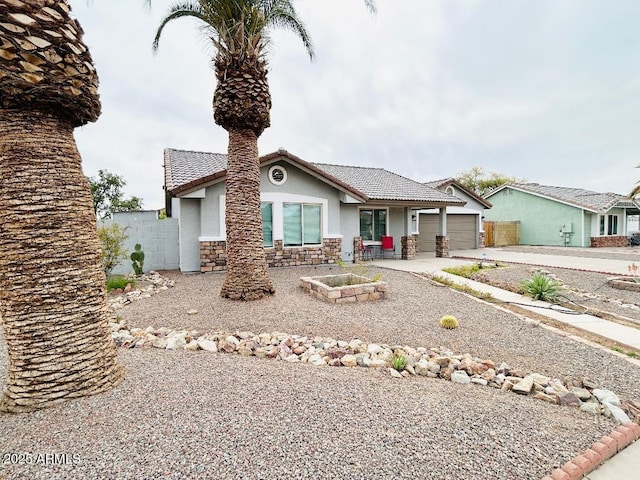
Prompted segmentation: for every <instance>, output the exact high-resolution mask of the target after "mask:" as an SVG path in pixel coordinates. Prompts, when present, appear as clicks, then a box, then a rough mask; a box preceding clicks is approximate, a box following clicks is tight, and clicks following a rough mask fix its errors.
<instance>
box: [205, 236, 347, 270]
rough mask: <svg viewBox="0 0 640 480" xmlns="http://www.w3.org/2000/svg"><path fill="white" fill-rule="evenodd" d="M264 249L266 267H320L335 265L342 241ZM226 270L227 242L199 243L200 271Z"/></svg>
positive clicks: (331, 240) (325, 240) (338, 239)
mask: <svg viewBox="0 0 640 480" xmlns="http://www.w3.org/2000/svg"><path fill="white" fill-rule="evenodd" d="M273 243H274V245H273V247H271V248H269V247H267V248H265V253H266V257H267V266H269V267H290V266H295V265H320V264H323V263H336V262H337V261H338V260H339V259H340V255H341V251H342V239H340V238H324V239H323V240H322V245H313V246H304V247H283V244H282V240H276V241H275V242H273ZM226 269H227V242H225V241H224V240H221V241H205V242H200V271H201V272H203V273H204V272H218V271H222V270H226Z"/></svg>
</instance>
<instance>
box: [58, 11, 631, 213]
mask: <svg viewBox="0 0 640 480" xmlns="http://www.w3.org/2000/svg"><path fill="white" fill-rule="evenodd" d="M70 3H71V5H72V7H73V15H74V16H75V17H76V18H78V20H79V21H80V23H81V25H82V26H83V28H84V30H85V36H84V40H85V43H86V44H87V45H88V46H89V48H90V50H91V53H92V55H93V59H94V62H95V64H96V67H97V70H98V74H99V76H100V94H101V100H102V112H103V113H102V116H101V117H100V118H99V120H98V121H97V122H96V123H95V124H90V125H87V126H85V127H83V128H79V129H77V130H76V139H77V142H78V147H79V149H80V152H81V154H82V157H83V164H84V171H85V174H87V175H89V176H93V175H96V174H97V171H98V170H99V169H107V170H109V171H110V172H112V173H116V174H119V175H122V176H123V177H124V178H125V180H126V181H127V187H126V193H127V194H128V195H136V196H140V197H142V198H143V200H144V207H145V208H148V209H158V208H162V207H163V206H164V194H163V190H162V185H163V183H164V177H163V168H162V165H163V155H162V152H163V149H164V148H166V147H171V148H178V149H188V150H197V151H209V152H221V153H224V152H226V150H227V134H226V132H225V131H224V130H223V129H222V128H221V127H219V126H217V125H215V123H214V122H213V113H212V107H211V103H212V97H213V91H214V88H215V76H214V74H213V69H212V66H211V58H212V56H213V53H214V52H213V50H212V48H211V47H210V45H209V44H208V43H207V40H206V37H204V36H203V34H202V31H201V30H200V29H199V24H198V23H197V21H195V20H194V19H184V18H183V19H179V20H177V21H174V22H172V23H170V24H169V25H168V26H167V27H166V28H165V30H164V33H163V36H162V39H161V42H160V50H159V52H158V54H157V55H155V56H154V55H153V54H152V52H151V43H152V41H153V37H154V34H155V30H156V28H157V26H158V24H159V22H160V19H161V18H162V17H163V16H164V15H165V14H166V12H167V9H168V6H169V4H170V2H169V1H167V0H154V1H153V2H152V3H153V8H152V9H151V10H150V11H149V10H147V9H146V8H145V7H144V2H143V0H95V1H93V2H88V1H87V0H71V2H70ZM294 4H295V5H296V7H297V10H298V13H299V15H300V17H301V18H302V19H303V20H304V22H305V23H306V26H307V29H308V31H309V33H310V35H311V37H312V40H313V42H314V46H315V50H316V54H317V58H316V60H315V61H314V62H313V63H312V62H310V61H309V57H308V56H307V54H306V52H305V50H304V47H303V46H302V43H301V42H300V41H299V40H298V39H297V38H296V37H295V36H294V35H293V34H291V33H288V32H277V33H274V34H273V35H272V37H273V45H272V47H271V54H270V73H269V84H270V88H271V95H272V100H273V107H272V110H271V127H270V128H269V129H267V130H266V131H265V132H264V133H263V135H262V136H261V137H260V140H259V147H260V154H266V153H271V152H273V151H275V150H277V149H278V148H280V147H283V148H285V149H287V150H288V151H289V152H291V153H293V154H295V155H297V156H299V157H301V158H302V159H304V160H307V161H310V162H322V163H336V164H344V165H361V166H375V167H383V168H386V169H388V170H391V171H394V172H396V173H399V174H401V175H404V176H407V177H410V178H413V179H415V180H418V181H428V180H435V179H438V178H444V177H451V176H455V175H457V174H458V173H460V172H462V171H464V170H468V169H470V168H471V167H473V166H479V167H483V168H484V169H485V170H487V171H496V172H499V173H503V174H506V175H509V176H515V177H523V178H525V179H527V180H528V181H530V182H537V183H542V184H548V185H558V186H566V187H581V188H586V189H590V190H596V191H613V192H617V193H624V194H626V193H628V192H629V191H630V190H631V188H632V187H633V185H634V184H635V183H636V181H637V180H640V169H637V168H634V167H635V166H636V165H638V164H639V163H640V28H638V25H639V24H640V1H638V0H615V1H612V2H609V1H602V0H562V1H559V0H377V5H378V13H377V15H375V16H371V15H370V14H369V13H368V11H367V9H366V8H365V6H364V2H363V1H361V0H298V1H296V2H295V3H294Z"/></svg>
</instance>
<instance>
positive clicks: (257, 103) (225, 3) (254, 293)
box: [148, 0, 374, 300]
mask: <svg viewBox="0 0 640 480" xmlns="http://www.w3.org/2000/svg"><path fill="white" fill-rule="evenodd" d="M148 3H150V2H149V1H148ZM366 3H367V5H368V6H369V7H370V9H372V10H373V9H374V2H373V0H367V1H366ZM182 17H194V18H197V19H198V20H201V21H202V22H203V23H204V25H205V27H206V29H207V33H208V34H209V38H210V39H211V42H212V44H213V46H214V48H215V50H216V55H215V58H214V67H215V75H216V79H217V81H218V83H217V86H216V89H215V93H214V97H213V112H214V114H213V116H214V120H215V122H216V123H217V124H218V125H220V126H222V127H223V128H224V129H225V130H227V132H228V133H229V147H228V157H227V158H228V167H227V182H226V205H225V215H226V229H227V230H226V247H227V275H226V278H225V281H224V284H223V286H222V291H221V295H222V296H223V297H227V298H230V299H234V300H238V299H243V300H253V299H258V298H262V297H263V296H264V295H266V294H272V293H274V288H273V283H272V282H271V279H270V278H269V276H268V274H267V267H266V259H265V252H264V247H263V243H262V219H261V215H260V164H259V161H258V137H259V136H260V135H261V134H262V132H263V131H264V129H265V128H267V127H268V126H269V122H270V120H269V110H270V109H271V95H270V93H269V85H268V83H267V59H266V53H267V47H268V45H269V41H270V38H269V36H268V33H269V31H270V30H271V29H273V28H284V29H288V30H290V31H292V32H293V33H295V34H296V35H297V36H298V37H299V38H300V40H302V43H303V44H304V46H305V48H306V50H307V53H308V54H309V57H310V58H311V59H313V55H314V53H313V47H312V44H311V39H310V38H309V35H308V34H307V31H306V29H305V27H304V25H303V23H302V22H301V20H300V19H299V18H298V16H297V14H296V11H295V9H294V7H293V2H292V1H291V0H199V1H189V0H187V1H183V2H180V3H176V4H174V5H173V6H172V7H171V8H170V10H169V13H168V15H167V16H166V17H165V18H164V20H163V21H162V22H161V24H160V26H159V28H158V30H157V33H156V37H155V40H154V42H153V48H154V50H157V49H158V44H159V41H160V36H161V35H162V31H163V29H164V27H165V26H166V25H167V24H168V23H169V22H171V21H172V20H175V19H177V18H182Z"/></svg>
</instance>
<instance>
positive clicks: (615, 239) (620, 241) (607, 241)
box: [591, 235, 629, 247]
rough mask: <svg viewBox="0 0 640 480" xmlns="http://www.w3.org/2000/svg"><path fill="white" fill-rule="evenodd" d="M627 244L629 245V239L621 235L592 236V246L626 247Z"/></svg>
mask: <svg viewBox="0 0 640 480" xmlns="http://www.w3.org/2000/svg"><path fill="white" fill-rule="evenodd" d="M627 245H629V239H628V238H627V237H624V236H621V235H618V236H612V237H591V246H592V247H626V246H627Z"/></svg>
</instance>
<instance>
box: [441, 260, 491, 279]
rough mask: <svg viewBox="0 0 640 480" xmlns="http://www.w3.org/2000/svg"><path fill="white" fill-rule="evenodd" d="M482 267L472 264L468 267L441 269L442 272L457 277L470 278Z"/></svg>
mask: <svg viewBox="0 0 640 480" xmlns="http://www.w3.org/2000/svg"><path fill="white" fill-rule="evenodd" d="M481 268H482V267H481V266H480V264H478V263H472V264H470V265H460V266H457V267H448V268H443V269H442V271H443V272H447V273H450V274H451V275H457V276H459V277H464V278H471V277H473V274H474V273H477V272H478V270H480V269H481Z"/></svg>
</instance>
